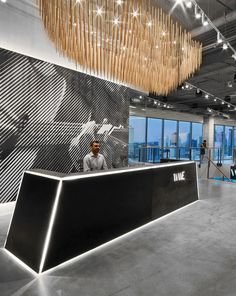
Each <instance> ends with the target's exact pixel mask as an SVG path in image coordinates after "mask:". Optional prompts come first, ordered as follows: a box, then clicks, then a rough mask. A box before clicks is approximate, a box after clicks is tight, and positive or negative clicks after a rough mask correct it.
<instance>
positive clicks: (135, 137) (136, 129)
mask: <svg viewBox="0 0 236 296" xmlns="http://www.w3.org/2000/svg"><path fill="white" fill-rule="evenodd" d="M143 146H146V118H145V117H137V116H130V118H129V162H138V161H142V158H143V156H142V149H140V147H143Z"/></svg>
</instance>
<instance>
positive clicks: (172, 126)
mask: <svg viewBox="0 0 236 296" xmlns="http://www.w3.org/2000/svg"><path fill="white" fill-rule="evenodd" d="M163 138H164V143H163V146H164V151H163V155H164V158H176V148H175V147H177V121H174V120H164V137H163Z"/></svg>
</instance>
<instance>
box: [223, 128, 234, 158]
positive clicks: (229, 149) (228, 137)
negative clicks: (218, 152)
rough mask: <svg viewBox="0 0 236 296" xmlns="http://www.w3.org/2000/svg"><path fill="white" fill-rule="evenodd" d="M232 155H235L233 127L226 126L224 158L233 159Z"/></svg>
mask: <svg viewBox="0 0 236 296" xmlns="http://www.w3.org/2000/svg"><path fill="white" fill-rule="evenodd" d="M232 156H233V127H232V126H225V132H224V159H232Z"/></svg>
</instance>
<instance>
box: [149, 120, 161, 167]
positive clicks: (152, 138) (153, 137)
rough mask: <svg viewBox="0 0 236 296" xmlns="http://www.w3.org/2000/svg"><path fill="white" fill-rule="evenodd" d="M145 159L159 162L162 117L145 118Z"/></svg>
mask: <svg viewBox="0 0 236 296" xmlns="http://www.w3.org/2000/svg"><path fill="white" fill-rule="evenodd" d="M147 146H148V148H147V161H148V162H159V161H160V157H161V149H160V146H162V119H157V118H148V119H147Z"/></svg>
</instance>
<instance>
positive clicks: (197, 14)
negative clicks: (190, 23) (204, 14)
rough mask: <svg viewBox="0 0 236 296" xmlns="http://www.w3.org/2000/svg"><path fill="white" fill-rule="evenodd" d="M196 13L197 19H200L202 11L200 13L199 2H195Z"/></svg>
mask: <svg viewBox="0 0 236 296" xmlns="http://www.w3.org/2000/svg"><path fill="white" fill-rule="evenodd" d="M194 13H195V18H196V19H200V18H201V13H200V12H199V10H198V6H197V4H195V7H194Z"/></svg>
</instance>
